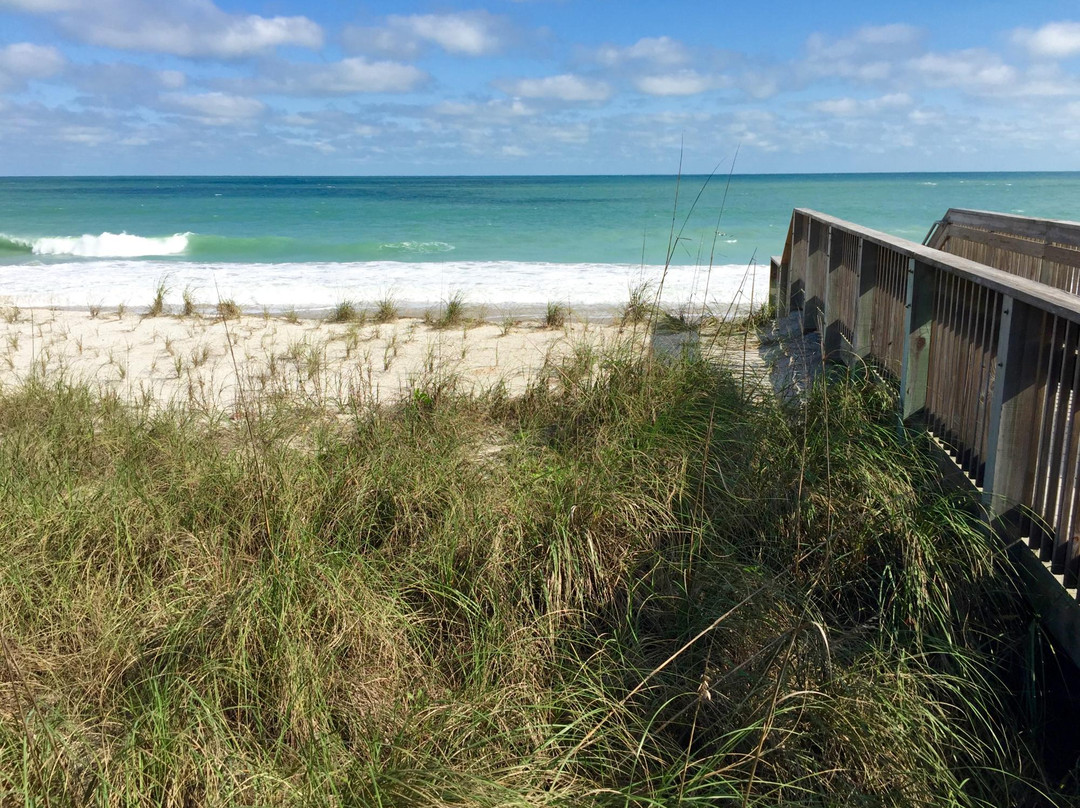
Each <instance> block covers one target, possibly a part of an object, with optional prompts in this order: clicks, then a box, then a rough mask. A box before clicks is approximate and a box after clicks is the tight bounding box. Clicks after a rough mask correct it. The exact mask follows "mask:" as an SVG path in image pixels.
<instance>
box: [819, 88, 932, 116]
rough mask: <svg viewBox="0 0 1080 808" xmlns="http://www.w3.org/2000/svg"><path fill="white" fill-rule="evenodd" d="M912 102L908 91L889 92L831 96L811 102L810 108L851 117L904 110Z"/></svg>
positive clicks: (827, 113)
mask: <svg viewBox="0 0 1080 808" xmlns="http://www.w3.org/2000/svg"><path fill="white" fill-rule="evenodd" d="M912 103H913V101H912V98H911V96H910V95H908V94H907V93H889V94H888V95H883V96H880V97H878V98H867V99H855V98H830V99H827V100H825V101H818V102H816V103H814V104H811V105H810V108H811V109H813V110H814V111H816V112H824V113H825V114H826V115H835V116H837V117H840V118H850V117H855V116H857V115H879V114H880V113H882V112H888V111H890V110H903V109H907V108H908V107H910V106H911V105H912Z"/></svg>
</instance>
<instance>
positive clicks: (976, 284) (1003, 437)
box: [772, 208, 1080, 664]
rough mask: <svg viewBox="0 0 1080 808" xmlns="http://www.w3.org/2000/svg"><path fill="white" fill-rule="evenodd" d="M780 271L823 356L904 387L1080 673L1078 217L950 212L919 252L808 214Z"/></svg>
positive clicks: (908, 409) (795, 225) (787, 305)
mask: <svg viewBox="0 0 1080 808" xmlns="http://www.w3.org/2000/svg"><path fill="white" fill-rule="evenodd" d="M772 275H773V291H774V294H775V301H776V305H777V312H778V314H779V315H787V314H788V313H789V312H801V314H802V317H803V321H804V323H805V324H806V326H807V328H809V329H811V330H815V331H817V332H818V333H819V334H820V336H821V340H822V348H823V352H824V356H825V358H826V359H827V360H829V361H840V362H853V361H869V362H871V363H873V364H874V365H876V366H877V367H878V368H880V369H881V371H882V372H883V373H884V374H885V375H887V376H890V377H892V378H894V379H895V380H896V382H897V384H898V385H899V389H900V401H901V410H902V416H903V417H904V419H905V420H907V421H908V422H909V423H911V424H917V425H921V426H925V428H927V429H929V430H930V431H931V432H932V433H933V434H934V435H935V437H936V438H937V439H938V440H939V441H940V443H941V445H942V446H943V447H945V448H946V450H947V451H948V453H949V455H950V456H951V457H952V458H953V461H954V462H955V464H956V466H957V467H958V468H959V469H960V470H961V471H962V472H963V474H964V475H965V476H966V477H967V479H968V480H969V481H970V483H971V484H972V485H974V486H977V487H978V489H979V490H980V491H981V492H982V498H983V504H984V507H985V510H986V515H987V521H988V524H989V525H990V526H991V527H992V529H993V530H994V531H995V532H996V533H997V534H998V535H999V536H1001V538H1002V539H1003V541H1004V542H1005V543H1006V545H1008V546H1010V547H1011V548H1013V554H1014V557H1015V558H1016V560H1017V563H1018V564H1019V566H1020V568H1021V569H1022V570H1024V571H1025V574H1026V575H1027V576H1028V578H1029V581H1030V582H1031V584H1032V591H1034V592H1035V593H1036V597H1037V598H1038V599H1039V605H1040V610H1041V612H1042V614H1043V616H1044V618H1045V619H1046V620H1047V622H1048V624H1049V625H1050V628H1051V629H1052V630H1053V632H1054V634H1055V635H1057V637H1058V639H1059V641H1060V642H1061V643H1062V645H1063V647H1064V648H1065V649H1066V650H1067V651H1068V652H1069V654H1070V655H1071V656H1072V657H1073V659H1074V660H1075V661H1077V662H1078V664H1080V605H1078V603H1077V585H1078V583H1080V296H1077V294H1076V292H1077V290H1078V285H1080V224H1076V223H1073V222H1057V221H1047V220H1039V219H1031V218H1027V217H1017V216H1005V215H1002V214H989V213H982V212H978V211H965V210H950V211H949V212H948V213H947V214H946V215H945V216H944V217H943V218H942V219H941V220H940V221H939V222H937V223H936V224H935V225H934V227H933V228H932V229H931V231H930V233H929V234H928V236H927V239H926V243H924V244H917V243H915V242H912V241H907V240H906V239H900V238H895V237H893V236H890V235H887V234H885V233H881V232H879V231H875V230H871V229H869V228H865V227H862V226H860V225H858V224H855V223H853V222H847V221H843V220H841V219H837V218H835V217H832V216H829V215H827V214H823V213H819V212H816V211H813V210H807V209H801V208H800V209H796V210H795V211H794V212H793V214H792V218H791V225H790V228H789V231H788V237H787V242H786V244H785V247H784V254H783V255H782V256H780V257H777V258H774V259H773V261H772ZM1017 548H1026V549H1024V551H1023V552H1017Z"/></svg>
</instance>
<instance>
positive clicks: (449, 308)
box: [424, 290, 465, 328]
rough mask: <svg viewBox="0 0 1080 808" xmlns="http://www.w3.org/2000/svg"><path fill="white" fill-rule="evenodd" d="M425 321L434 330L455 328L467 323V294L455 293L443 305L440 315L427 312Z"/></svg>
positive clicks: (459, 291)
mask: <svg viewBox="0 0 1080 808" xmlns="http://www.w3.org/2000/svg"><path fill="white" fill-rule="evenodd" d="M424 321H425V323H426V324H428V325H431V326H432V327H434V328H453V327H455V326H459V325H461V324H462V323H464V322H465V293H464V292H462V291H461V290H458V291H456V292H454V293H453V294H452V295H450V297H449V298H447V300H446V302H445V303H443V305H442V308H441V309H440V310H439V312H438V314H434V315H432V314H430V313H426V312H425V316H424Z"/></svg>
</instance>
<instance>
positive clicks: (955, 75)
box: [910, 49, 1018, 93]
mask: <svg viewBox="0 0 1080 808" xmlns="http://www.w3.org/2000/svg"><path fill="white" fill-rule="evenodd" d="M910 67H911V69H912V71H913V72H914V73H915V74H916V75H917V76H918V77H919V78H920V79H922V80H923V81H924V82H926V83H927V84H929V85H930V86H932V87H955V88H958V89H961V90H966V91H968V92H974V93H993V92H999V91H1004V90H1009V89H1011V88H1012V87H1014V86H1015V85H1016V83H1017V81H1018V74H1017V71H1016V68H1014V67H1012V66H1010V65H1007V64H1005V63H1004V62H1003V61H1002V60H1001V58H1000V57H999V56H997V55H996V54H993V53H990V52H989V51H985V50H981V49H970V50H963V51H954V52H952V53H927V54H925V55H923V56H920V57H918V58H917V59H913V60H912V61H911V62H910Z"/></svg>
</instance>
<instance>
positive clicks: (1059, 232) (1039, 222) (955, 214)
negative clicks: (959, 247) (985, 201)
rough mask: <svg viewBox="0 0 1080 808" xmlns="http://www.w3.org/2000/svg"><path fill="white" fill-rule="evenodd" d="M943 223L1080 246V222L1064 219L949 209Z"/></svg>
mask: <svg viewBox="0 0 1080 808" xmlns="http://www.w3.org/2000/svg"><path fill="white" fill-rule="evenodd" d="M942 222H943V223H944V225H945V226H948V225H950V224H952V225H962V226H966V227H973V228H981V229H987V230H998V231H1001V232H1004V233H1012V234H1014V235H1017V236H1023V237H1026V238H1029V239H1035V240H1037V241H1044V242H1050V243H1053V244H1061V245H1065V246H1071V247H1080V222H1070V221H1065V220H1062V219H1039V218H1035V217H1032V216H1019V215H1014V214H1005V213H996V212H994V211H988V210H968V209H965V208H949V210H948V211H947V212H946V213H945V216H944V218H943V219H942Z"/></svg>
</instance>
